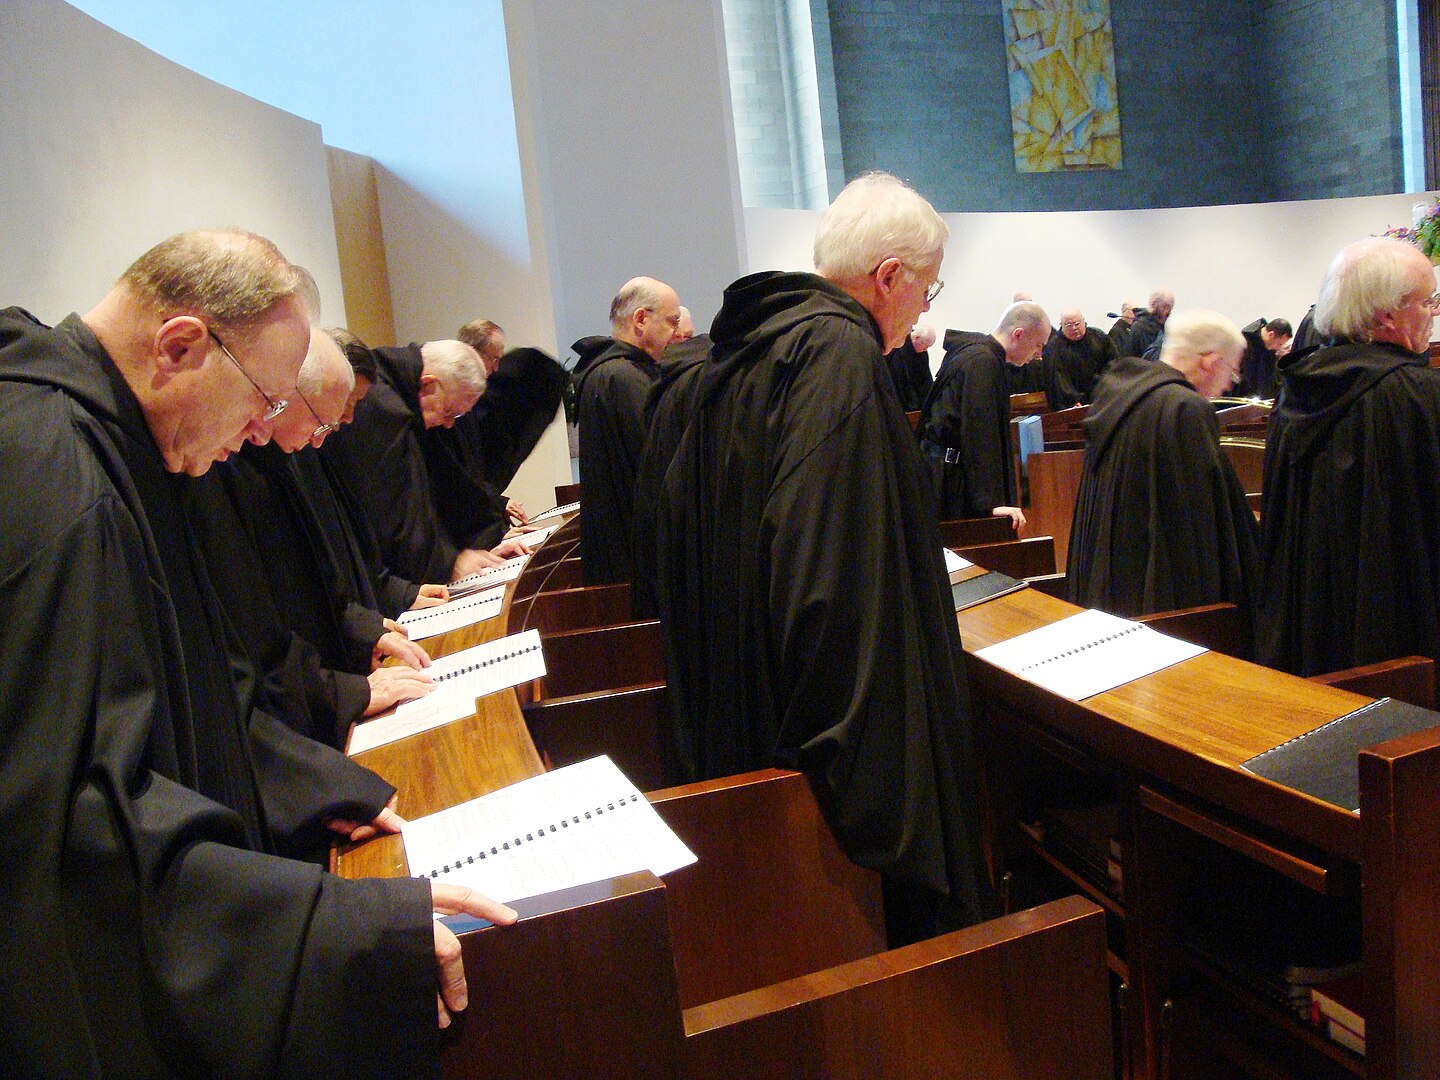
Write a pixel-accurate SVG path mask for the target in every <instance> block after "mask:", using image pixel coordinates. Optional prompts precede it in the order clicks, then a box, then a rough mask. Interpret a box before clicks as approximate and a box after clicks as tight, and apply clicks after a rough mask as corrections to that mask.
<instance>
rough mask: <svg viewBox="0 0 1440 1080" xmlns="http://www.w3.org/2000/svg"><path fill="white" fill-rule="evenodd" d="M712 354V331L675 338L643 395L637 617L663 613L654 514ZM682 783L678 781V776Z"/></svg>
mask: <svg viewBox="0 0 1440 1080" xmlns="http://www.w3.org/2000/svg"><path fill="white" fill-rule="evenodd" d="M709 357H710V335H709V334H700V335H698V336H694V337H690V338H687V339H685V340H684V341H679V342H675V343H674V344H672V345H671V346H670V347H669V348H667V349H666V350H665V355H664V357H663V358H662V359H661V362H660V370H661V375H660V378H659V379H657V380H656V381H655V383H654V384H653V385H652V386H651V387H650V390H649V393H647V394H646V396H645V446H644V449H642V450H641V452H640V465H639V467H638V468H637V470H636V473H635V510H634V514H633V518H632V521H631V536H632V539H631V544H630V548H631V552H632V553H633V555H634V566H633V572H632V574H631V578H630V609H631V613H632V614H633V615H634V617H635V618H637V619H653V618H655V617H656V616H658V615H659V614H660V598H659V596H658V595H657V594H656V591H655V573H656V567H657V565H658V561H659V556H660V553H659V551H658V550H657V546H656V541H655V529H656V521H655V515H656V512H657V510H658V509H659V502H660V492H661V490H662V489H663V488H664V486H665V473H666V471H667V470H668V469H669V468H670V462H671V460H672V459H673V458H674V457H675V451H676V449H677V448H678V447H679V445H680V438H681V436H683V435H684V434H685V428H686V426H687V425H688V424H689V423H690V416H691V414H692V413H693V412H694V409H695V393H696V390H697V388H698V387H699V385H700V366H701V365H702V364H703V363H704V362H705V361H706V360H707V359H709ZM677 783H678V780H677Z"/></svg>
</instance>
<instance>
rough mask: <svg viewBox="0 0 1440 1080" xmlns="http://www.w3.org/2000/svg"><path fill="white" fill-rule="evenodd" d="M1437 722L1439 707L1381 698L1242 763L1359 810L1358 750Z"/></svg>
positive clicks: (1439, 723)
mask: <svg viewBox="0 0 1440 1080" xmlns="http://www.w3.org/2000/svg"><path fill="white" fill-rule="evenodd" d="M1436 726H1440V713H1436V712H1433V711H1431V710H1430V709H1422V708H1420V706H1418V705H1411V704H1409V703H1408V702H1404V701H1395V700H1394V699H1392V698H1380V699H1379V700H1377V701H1372V702H1371V703H1370V704H1369V705H1362V706H1361V707H1360V708H1358V709H1356V710H1355V711H1354V712H1349V713H1346V714H1345V715H1344V716H1341V717H1338V718H1336V719H1334V720H1331V721H1330V722H1329V723H1326V724H1321V725H1320V726H1319V727H1317V728H1315V729H1314V730H1312V731H1307V732H1305V733H1304V734H1303V735H1297V736H1295V738H1293V739H1290V740H1289V741H1288V742H1283V743H1281V744H1280V745H1279V746H1276V747H1274V748H1273V749H1270V750H1266V751H1265V752H1264V753H1263V754H1257V755H1256V756H1255V757H1253V758H1251V759H1250V760H1249V761H1246V762H1242V763H1241V766H1240V767H1241V768H1242V769H1245V770H1246V771H1247V772H1252V773H1254V774H1255V775H1256V776H1263V777H1265V779H1267V780H1273V781H1275V783H1277V784H1284V785H1285V786H1286V787H1291V788H1294V789H1295V790H1296V791H1301V792H1304V793H1305V794H1306V795H1310V796H1313V797H1314V798H1317V799H1320V800H1322V801H1324V802H1328V803H1331V804H1333V805H1335V806H1338V807H1341V808H1342V809H1345V810H1349V811H1350V812H1351V813H1355V814H1358V813H1359V812H1360V769H1359V753H1360V751H1361V750H1363V749H1364V748H1365V747H1367V746H1374V745H1376V744H1377V743H1382V742H1385V741H1387V740H1388V739H1393V738H1395V737H1396V736H1399V735H1408V734H1410V733H1411V732H1416V731H1428V730H1429V729H1430V728H1433V727H1436Z"/></svg>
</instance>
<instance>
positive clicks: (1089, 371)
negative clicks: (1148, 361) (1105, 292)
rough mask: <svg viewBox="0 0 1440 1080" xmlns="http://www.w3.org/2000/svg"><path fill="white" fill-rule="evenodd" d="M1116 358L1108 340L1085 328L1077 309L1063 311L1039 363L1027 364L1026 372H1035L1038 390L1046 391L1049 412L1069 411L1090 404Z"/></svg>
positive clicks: (1101, 334) (1102, 334)
mask: <svg viewBox="0 0 1440 1080" xmlns="http://www.w3.org/2000/svg"><path fill="white" fill-rule="evenodd" d="M1116 355H1117V354H1116V352H1115V346H1114V345H1113V344H1111V341H1110V339H1109V337H1107V336H1106V335H1105V334H1104V332H1102V331H1101V330H1099V329H1098V328H1096V327H1094V326H1087V325H1086V323H1085V316H1084V314H1083V313H1082V312H1081V311H1080V309H1079V308H1066V309H1065V310H1064V311H1062V312H1061V313H1060V326H1059V327H1058V329H1057V330H1056V331H1055V333H1053V334H1051V335H1050V340H1049V341H1047V342H1046V343H1045V349H1044V351H1043V352H1042V353H1041V356H1040V360H1039V361H1038V362H1037V363H1034V364H1027V365H1026V367H1025V370H1026V371H1029V370H1031V369H1037V372H1038V373H1039V374H1040V375H1041V378H1042V382H1041V386H1040V389H1043V390H1044V391H1045V399H1046V404H1048V405H1049V406H1050V408H1051V409H1052V410H1057V409H1068V408H1071V407H1072V406H1074V405H1088V404H1090V397H1091V395H1092V394H1093V393H1094V392H1095V382H1096V380H1097V379H1099V378H1100V375H1101V374H1102V373H1103V372H1104V371H1105V369H1106V368H1108V367H1109V366H1110V365H1111V364H1112V363H1113V362H1114V361H1115V357H1116Z"/></svg>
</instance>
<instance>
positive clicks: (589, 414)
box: [571, 337, 660, 585]
mask: <svg viewBox="0 0 1440 1080" xmlns="http://www.w3.org/2000/svg"><path fill="white" fill-rule="evenodd" d="M571 348H573V349H574V350H575V351H576V353H578V354H579V356H580V360H579V362H578V363H577V364H576V365H575V376H574V378H575V406H576V417H577V420H578V422H579V425H580V567H581V569H582V570H583V571H584V574H585V584H587V585H606V584H611V583H614V582H621V581H629V580H630V578H631V575H632V573H633V569H634V560H633V559H632V556H631V551H630V536H631V522H632V514H633V510H634V500H635V472H636V470H637V469H639V467H640V452H641V450H643V449H644V446H645V396H646V395H647V394H648V393H649V392H650V387H651V386H653V385H654V383H655V382H656V380H658V379H659V378H660V365H658V364H657V363H655V361H654V360H652V359H651V358H650V355H649V354H648V353H646V352H644V351H642V350H641V349H638V348H636V347H635V346H634V345H630V344H628V343H626V342H624V341H616V340H615V339H614V338H608V337H588V338H581V339H580V340H579V341H577V342H575V344H574V345H572V346H571Z"/></svg>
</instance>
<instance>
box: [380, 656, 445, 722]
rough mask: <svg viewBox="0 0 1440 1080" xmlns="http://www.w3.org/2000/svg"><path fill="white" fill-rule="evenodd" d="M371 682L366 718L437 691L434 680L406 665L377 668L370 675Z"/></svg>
mask: <svg viewBox="0 0 1440 1080" xmlns="http://www.w3.org/2000/svg"><path fill="white" fill-rule="evenodd" d="M369 681H370V704H369V705H367V706H366V707H365V716H366V717H371V716H375V715H376V714H378V713H382V712H384V711H385V710H386V709H390V708H394V707H395V706H396V705H399V704H400V702H402V701H410V700H412V699H414V698H418V697H424V696H425V695H426V694H428V693H430V691H431V690H434V689H435V680H434V679H432V678H430V676H429V675H426V674H425V673H424V672H423V671H417V670H416V669H415V668H412V667H406V666H405V665H404V664H393V665H389V666H387V667H381V668H376V669H375V670H374V671H372V672H371V673H370V676H369Z"/></svg>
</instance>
